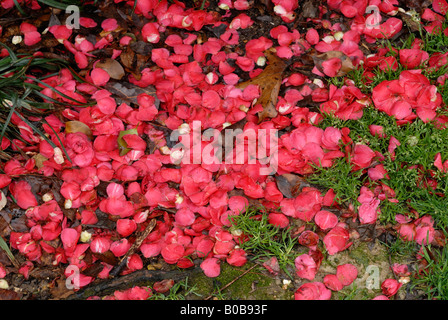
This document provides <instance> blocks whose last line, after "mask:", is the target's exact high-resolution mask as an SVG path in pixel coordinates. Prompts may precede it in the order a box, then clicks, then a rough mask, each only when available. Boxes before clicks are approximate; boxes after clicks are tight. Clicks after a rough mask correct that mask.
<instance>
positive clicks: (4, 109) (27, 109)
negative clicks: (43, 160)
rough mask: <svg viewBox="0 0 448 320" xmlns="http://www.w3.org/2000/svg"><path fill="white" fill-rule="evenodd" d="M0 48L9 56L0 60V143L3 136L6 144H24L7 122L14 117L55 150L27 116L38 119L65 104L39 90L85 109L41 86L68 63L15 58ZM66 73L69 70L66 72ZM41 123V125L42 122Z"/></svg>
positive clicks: (44, 59)
mask: <svg viewBox="0 0 448 320" xmlns="http://www.w3.org/2000/svg"><path fill="white" fill-rule="evenodd" d="M0 46H3V47H4V48H5V49H6V50H7V51H8V53H9V55H8V56H7V57H4V58H2V59H1V60H0V140H1V139H2V138H3V137H4V136H5V137H7V138H9V140H12V139H18V140H21V141H24V140H23V139H22V137H21V134H20V131H19V129H18V128H17V127H16V126H15V125H14V124H13V123H12V122H11V119H12V117H13V115H15V116H17V117H19V118H20V119H21V120H22V121H24V122H25V123H26V124H27V125H28V126H29V127H30V128H31V129H32V130H33V131H34V132H35V133H36V134H38V135H40V136H41V137H42V138H43V139H44V140H46V141H47V142H48V143H49V144H50V145H51V146H52V147H53V148H55V147H56V145H55V144H54V143H53V141H51V140H50V139H49V138H48V137H47V136H46V135H45V134H44V133H43V131H41V128H40V125H41V124H40V123H34V122H31V121H30V120H29V118H30V117H31V116H37V117H42V116H44V115H47V114H50V112H54V110H56V109H57V107H58V106H61V107H62V106H67V104H69V103H67V102H64V103H62V102H60V101H58V100H55V99H53V98H51V97H48V96H46V95H44V94H42V93H41V90H42V86H43V87H47V88H49V89H51V90H52V91H53V92H54V93H56V94H58V95H60V96H61V97H64V98H65V99H68V100H69V101H71V102H72V103H73V104H74V105H76V106H78V107H82V106H86V105H88V104H84V103H82V102H80V101H77V100H75V99H73V98H72V97H69V96H67V95H66V94H64V93H62V92H61V91H59V90H58V89H57V88H54V87H52V86H50V85H48V84H47V83H45V82H44V80H45V79H46V78H48V77H51V76H55V75H58V74H59V71H60V70H61V69H63V68H69V65H68V63H67V62H66V61H64V60H60V59H50V58H42V57H35V56H33V55H29V54H15V53H14V52H13V50H12V49H11V48H9V47H8V46H6V45H5V44H3V43H0ZM69 70H71V69H70V68H69ZM72 74H73V75H74V77H75V78H77V79H78V80H80V79H79V77H78V76H77V75H76V73H74V72H72ZM43 122H45V121H44V120H43ZM50 127H51V126H50ZM63 151H64V152H65V149H64V150H63ZM66 155H67V153H66ZM67 157H68V155H67Z"/></svg>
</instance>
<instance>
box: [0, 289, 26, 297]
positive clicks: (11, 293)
mask: <svg viewBox="0 0 448 320" xmlns="http://www.w3.org/2000/svg"><path fill="white" fill-rule="evenodd" d="M21 298H22V294H20V293H18V292H15V291H14V290H7V289H0V300H20V299H21Z"/></svg>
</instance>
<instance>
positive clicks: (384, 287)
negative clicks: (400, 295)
mask: <svg viewBox="0 0 448 320" xmlns="http://www.w3.org/2000/svg"><path fill="white" fill-rule="evenodd" d="M402 285H403V284H401V283H400V282H398V281H397V280H395V279H386V280H384V281H383V283H382V284H381V291H382V292H383V294H384V295H385V296H387V297H391V296H393V295H395V294H396V293H397V292H398V290H399V289H400V288H401V286H402Z"/></svg>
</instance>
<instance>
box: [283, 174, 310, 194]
mask: <svg viewBox="0 0 448 320" xmlns="http://www.w3.org/2000/svg"><path fill="white" fill-rule="evenodd" d="M275 180H276V183H277V188H278V190H280V192H281V193H283V195H284V196H285V197H286V198H295V197H297V196H298V195H299V193H300V191H301V190H302V188H304V187H308V186H310V185H309V184H308V183H307V182H306V180H305V179H304V178H302V177H300V176H298V175H296V174H292V173H285V174H282V175H281V176H276V177H275Z"/></svg>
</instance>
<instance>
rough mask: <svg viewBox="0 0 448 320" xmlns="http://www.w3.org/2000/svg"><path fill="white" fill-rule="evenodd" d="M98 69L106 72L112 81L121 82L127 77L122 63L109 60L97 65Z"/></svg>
mask: <svg viewBox="0 0 448 320" xmlns="http://www.w3.org/2000/svg"><path fill="white" fill-rule="evenodd" d="M95 67H96V68H101V69H103V70H104V71H106V72H107V73H108V74H109V76H110V77H111V78H112V79H115V80H121V78H123V76H124V75H125V72H124V69H123V67H122V65H121V64H120V62H118V61H117V60H114V59H110V58H107V59H105V60H104V61H100V62H98V63H97V64H96V65H95Z"/></svg>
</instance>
